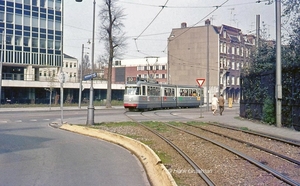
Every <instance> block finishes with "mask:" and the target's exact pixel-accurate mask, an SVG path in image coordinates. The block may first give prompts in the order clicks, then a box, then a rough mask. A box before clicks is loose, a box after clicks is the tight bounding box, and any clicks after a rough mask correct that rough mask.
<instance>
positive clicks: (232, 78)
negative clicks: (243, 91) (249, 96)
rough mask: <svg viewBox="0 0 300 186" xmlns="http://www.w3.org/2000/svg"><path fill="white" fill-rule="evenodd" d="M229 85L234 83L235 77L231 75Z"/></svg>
mask: <svg viewBox="0 0 300 186" xmlns="http://www.w3.org/2000/svg"><path fill="white" fill-rule="evenodd" d="M231 85H235V77H234V76H232V77H231Z"/></svg>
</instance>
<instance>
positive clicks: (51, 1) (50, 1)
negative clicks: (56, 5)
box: [48, 0, 53, 9]
mask: <svg viewBox="0 0 300 186" xmlns="http://www.w3.org/2000/svg"><path fill="white" fill-rule="evenodd" d="M48 8H49V9H53V0H48Z"/></svg>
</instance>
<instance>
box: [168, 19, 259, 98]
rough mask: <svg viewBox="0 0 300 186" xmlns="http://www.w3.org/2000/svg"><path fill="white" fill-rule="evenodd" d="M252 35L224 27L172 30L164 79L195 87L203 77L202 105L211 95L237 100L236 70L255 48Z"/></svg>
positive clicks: (237, 78) (206, 25)
mask: <svg viewBox="0 0 300 186" xmlns="http://www.w3.org/2000/svg"><path fill="white" fill-rule="evenodd" d="M254 41H255V40H254V36H253V35H244V34H242V31H241V30H240V29H238V28H234V27H231V26H228V25H221V26H213V25H211V24H210V21H209V20H206V21H205V25H203V26H196V27H187V24H186V23H182V24H181V27H180V28H174V29H172V32H171V34H170V36H169V38H168V79H169V81H168V82H169V83H171V84H185V85H197V82H196V79H198V78H204V79H205V83H204V84H203V88H204V92H205V102H206V100H207V96H209V100H211V98H212V96H213V95H214V94H216V95H219V94H223V95H224V96H225V98H232V99H233V100H234V101H236V102H238V101H239V91H240V86H239V81H240V80H239V76H240V68H242V67H243V65H244V63H245V62H247V61H248V59H249V56H250V52H251V49H252V48H253V46H254V45H255V43H254Z"/></svg>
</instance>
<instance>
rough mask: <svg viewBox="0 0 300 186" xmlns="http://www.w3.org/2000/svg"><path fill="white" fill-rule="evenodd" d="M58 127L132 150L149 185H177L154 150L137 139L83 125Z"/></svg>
mask: <svg viewBox="0 0 300 186" xmlns="http://www.w3.org/2000/svg"><path fill="white" fill-rule="evenodd" d="M59 128H60V129H63V130H67V131H71V132H75V133H79V134H83V135H87V136H91V137H96V138H99V139H102V140H105V141H108V142H112V143H115V144H117V145H120V146H122V147H124V148H126V149H128V150H129V151H131V152H133V153H134V154H135V155H136V156H137V157H138V159H139V160H140V162H141V163H142V164H143V166H144V168H145V170H146V172H147V176H148V178H149V181H150V182H151V185H153V186H160V185H165V186H177V184H176V182H175V180H174V179H173V177H172V175H171V174H170V172H169V171H168V170H167V168H166V167H165V166H164V165H163V164H162V162H161V160H160V158H159V157H158V156H157V155H156V154H155V152H154V151H153V150H152V149H151V148H150V147H148V146H147V145H145V144H143V143H141V142H139V141H137V140H134V139H131V138H128V137H126V136H122V135H119V134H115V133H111V132H108V131H104V130H100V129H92V128H88V127H85V126H78V125H71V124H63V125H62V126H61V127H59Z"/></svg>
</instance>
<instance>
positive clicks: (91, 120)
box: [75, 0, 96, 125]
mask: <svg viewBox="0 0 300 186" xmlns="http://www.w3.org/2000/svg"><path fill="white" fill-rule="evenodd" d="M75 1H76V2H82V0H75ZM95 7H96V0H94V3H93V36H92V74H93V73H94V49H95V47H94V45H95V44H94V43H95ZM93 101H94V87H93V78H92V79H91V87H90V101H89V106H88V114H87V121H86V124H87V125H94V110H95V109H94V104H93Z"/></svg>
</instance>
